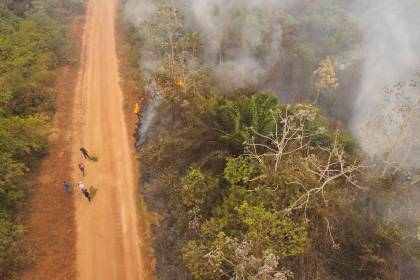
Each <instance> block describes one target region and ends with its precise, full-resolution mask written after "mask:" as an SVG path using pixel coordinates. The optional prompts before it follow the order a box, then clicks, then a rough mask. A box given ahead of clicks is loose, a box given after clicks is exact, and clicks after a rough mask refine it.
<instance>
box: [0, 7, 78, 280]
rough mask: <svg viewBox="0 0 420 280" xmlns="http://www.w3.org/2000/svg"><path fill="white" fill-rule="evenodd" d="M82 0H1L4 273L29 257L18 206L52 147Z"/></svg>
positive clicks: (0, 268) (0, 235)
mask: <svg viewBox="0 0 420 280" xmlns="http://www.w3.org/2000/svg"><path fill="white" fill-rule="evenodd" d="M83 10H84V4H83V1H82V0H72V1H59V0H39V1H35V0H34V1H31V0H24V1H9V0H0V134H1V137H0V162H1V163H0V278H1V279H13V278H14V277H15V276H16V275H17V273H18V271H19V270H20V269H22V268H23V267H24V265H25V263H27V261H28V260H27V259H26V258H25V251H24V248H22V243H21V241H22V239H23V238H24V235H25V229H24V227H23V226H22V225H21V221H20V220H19V215H18V213H19V210H21V209H22V207H23V206H24V205H25V202H26V200H27V198H28V195H29V194H30V192H31V189H32V187H33V185H32V183H30V182H28V180H27V176H28V175H30V174H31V172H32V171H33V170H34V169H35V168H36V166H37V164H38V162H39V160H40V159H41V158H42V156H43V155H45V154H46V153H47V152H48V135H49V122H50V119H51V117H52V116H53V113H54V99H55V92H54V90H53V86H54V82H55V79H56V78H57V77H56V76H55V73H54V69H56V68H57V67H58V66H60V65H63V64H68V63H72V61H71V60H70V57H71V54H72V51H73V48H72V46H73V45H72V42H71V41H70V39H69V36H68V35H69V33H68V32H69V27H70V20H71V16H72V15H77V14H81V13H82V12H83Z"/></svg>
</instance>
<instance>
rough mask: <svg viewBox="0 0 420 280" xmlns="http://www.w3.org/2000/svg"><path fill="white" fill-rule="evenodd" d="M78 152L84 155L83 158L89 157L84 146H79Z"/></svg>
mask: <svg viewBox="0 0 420 280" xmlns="http://www.w3.org/2000/svg"><path fill="white" fill-rule="evenodd" d="M80 152H82V155H83V156H84V157H85V159H89V158H90V156H89V153H88V151H87V150H86V149H85V147H81V148H80Z"/></svg>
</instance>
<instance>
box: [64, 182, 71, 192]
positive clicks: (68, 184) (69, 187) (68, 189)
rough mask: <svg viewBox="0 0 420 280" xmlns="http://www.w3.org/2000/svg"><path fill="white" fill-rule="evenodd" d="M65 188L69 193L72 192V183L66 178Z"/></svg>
mask: <svg viewBox="0 0 420 280" xmlns="http://www.w3.org/2000/svg"><path fill="white" fill-rule="evenodd" d="M64 188H65V189H66V191H67V192H68V193H71V185H70V183H69V182H68V181H67V180H64Z"/></svg>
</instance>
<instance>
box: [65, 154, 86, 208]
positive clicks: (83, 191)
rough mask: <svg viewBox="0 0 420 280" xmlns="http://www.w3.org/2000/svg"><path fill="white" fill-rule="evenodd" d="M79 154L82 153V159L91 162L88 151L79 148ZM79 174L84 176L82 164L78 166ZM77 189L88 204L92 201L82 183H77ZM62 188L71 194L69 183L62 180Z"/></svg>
mask: <svg viewBox="0 0 420 280" xmlns="http://www.w3.org/2000/svg"><path fill="white" fill-rule="evenodd" d="M80 152H81V153H82V155H83V157H84V158H85V159H89V160H91V159H92V157H91V156H90V155H89V153H88V151H87V150H86V148H84V147H81V148H80ZM78 167H79V170H80V172H81V173H82V175H83V176H85V165H84V164H83V163H79V165H78ZM77 187H78V188H79V190H80V191H81V192H82V193H83V195H84V196H85V197H86V198H87V199H88V200H89V202H90V201H91V200H92V194H91V193H90V192H89V190H88V189H87V188H86V186H85V184H83V182H82V181H79V182H78V183H77ZM64 188H65V189H66V191H67V192H69V193H71V192H72V187H71V184H70V183H69V181H67V180H64Z"/></svg>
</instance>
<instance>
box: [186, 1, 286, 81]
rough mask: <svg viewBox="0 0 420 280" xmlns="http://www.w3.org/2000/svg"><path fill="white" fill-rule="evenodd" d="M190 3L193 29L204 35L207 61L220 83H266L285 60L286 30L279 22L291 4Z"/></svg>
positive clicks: (258, 2)
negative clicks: (283, 45) (278, 63)
mask: <svg viewBox="0 0 420 280" xmlns="http://www.w3.org/2000/svg"><path fill="white" fill-rule="evenodd" d="M189 2H190V3H189V5H187V7H191V8H190V11H189V13H188V16H189V17H190V18H189V21H190V23H192V24H190V26H193V28H194V29H195V31H198V32H199V33H200V35H201V36H202V39H203V41H204V46H205V54H204V57H205V60H206V62H207V63H209V64H211V65H213V66H214V68H215V73H216V78H217V79H218V81H219V82H222V83H223V84H225V85H230V86H232V87H240V86H243V85H255V84H259V83H261V82H263V79H264V77H265V76H266V74H267V73H269V72H270V70H272V68H273V67H274V65H275V64H276V63H277V62H278V61H279V60H281V57H282V33H283V31H282V28H281V26H280V25H279V24H278V23H276V19H277V17H278V15H279V13H280V12H281V11H283V10H284V9H285V8H286V7H287V3H286V2H289V1H271V0H269V1H258V0H255V1H252V0H198V1H189ZM232 36H235V40H236V42H232V38H231V37H232Z"/></svg>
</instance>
